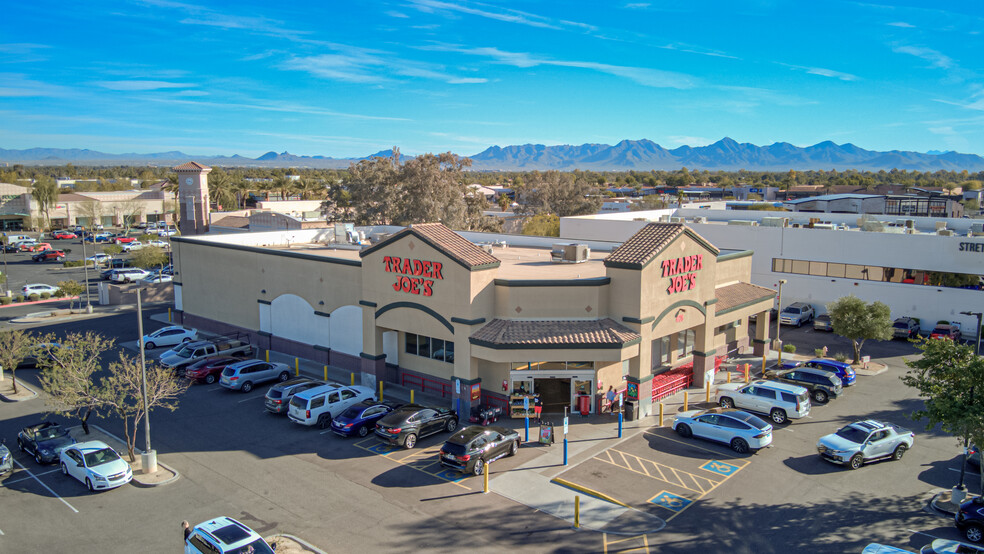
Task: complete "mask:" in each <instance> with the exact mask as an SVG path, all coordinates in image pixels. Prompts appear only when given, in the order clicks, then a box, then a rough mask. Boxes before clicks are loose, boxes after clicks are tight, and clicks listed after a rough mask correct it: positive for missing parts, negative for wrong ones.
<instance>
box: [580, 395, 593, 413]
mask: <svg viewBox="0 0 984 554" xmlns="http://www.w3.org/2000/svg"><path fill="white" fill-rule="evenodd" d="M577 411H579V412H581V415H583V416H586V415H588V413H590V412H591V396H589V395H587V394H583V395H581V396H578V397H577Z"/></svg>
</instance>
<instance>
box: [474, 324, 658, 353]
mask: <svg viewBox="0 0 984 554" xmlns="http://www.w3.org/2000/svg"><path fill="white" fill-rule="evenodd" d="M638 340H640V336H639V333H636V332H635V331H633V330H631V329H629V328H627V327H624V326H622V325H619V324H618V323H615V321H613V320H611V319H609V318H605V319H596V320H590V321H514V320H506V319H493V320H492V321H491V322H489V323H488V324H486V325H485V326H484V327H482V328H481V329H479V330H478V331H475V332H474V333H473V334H472V336H471V337H470V338H469V341H470V342H471V343H472V344H476V345H479V346H488V347H490V348H502V347H506V348H509V347H513V348H516V347H519V348H562V347H568V348H570V347H580V348H621V347H623V346H628V345H629V343H631V342H633V341H638Z"/></svg>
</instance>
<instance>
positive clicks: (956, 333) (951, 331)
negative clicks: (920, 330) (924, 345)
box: [929, 324, 960, 341]
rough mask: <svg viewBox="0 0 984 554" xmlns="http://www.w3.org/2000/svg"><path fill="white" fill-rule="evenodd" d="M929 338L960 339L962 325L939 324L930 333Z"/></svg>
mask: <svg viewBox="0 0 984 554" xmlns="http://www.w3.org/2000/svg"><path fill="white" fill-rule="evenodd" d="M929 338H931V339H950V340H957V341H958V340H960V327H957V326H956V325H943V324H940V325H937V326H936V328H935V329H933V332H932V333H930V335H929Z"/></svg>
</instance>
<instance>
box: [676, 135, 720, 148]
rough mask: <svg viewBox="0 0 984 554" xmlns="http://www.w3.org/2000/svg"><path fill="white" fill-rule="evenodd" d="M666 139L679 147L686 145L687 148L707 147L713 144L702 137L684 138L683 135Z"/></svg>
mask: <svg viewBox="0 0 984 554" xmlns="http://www.w3.org/2000/svg"><path fill="white" fill-rule="evenodd" d="M666 138H668V139H669V140H670V142H672V143H673V144H676V145H679V146H683V145H687V146H707V145H708V144H711V143H713V142H714V141H713V140H711V139H708V138H704V137H691V136H685V135H673V136H669V137H666Z"/></svg>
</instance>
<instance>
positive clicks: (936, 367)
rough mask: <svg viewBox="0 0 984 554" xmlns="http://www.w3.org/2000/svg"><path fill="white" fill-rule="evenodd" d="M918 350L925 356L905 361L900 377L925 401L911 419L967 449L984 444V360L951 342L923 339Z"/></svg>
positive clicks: (982, 482) (983, 481) (971, 349)
mask: <svg viewBox="0 0 984 554" xmlns="http://www.w3.org/2000/svg"><path fill="white" fill-rule="evenodd" d="M916 346H917V347H918V348H919V349H920V350H922V356H920V357H919V358H917V359H912V360H909V359H906V360H905V365H907V366H908V367H909V371H908V372H906V374H905V375H903V376H902V377H901V379H902V382H904V383H905V384H906V385H908V386H910V387H912V388H914V389H916V390H917V391H919V396H920V397H921V398H922V399H923V407H922V408H921V409H919V410H916V411H914V412H912V414H911V417H912V418H913V419H926V420H927V424H926V428H927V429H932V428H933V427H935V426H936V425H939V426H940V427H941V428H942V429H943V430H944V431H946V432H947V433H950V434H951V435H953V436H955V437H958V438H961V439H963V440H964V446H966V445H967V444H968V443H969V442H972V443H974V444H977V445H981V444H984V358H982V357H980V356H975V355H974V349H973V348H972V347H971V346H969V345H965V344H960V343H958V342H956V341H952V340H946V339H921V340H920V341H919V342H918V343H917V344H916ZM981 484H982V485H984V473H982V474H981Z"/></svg>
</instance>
